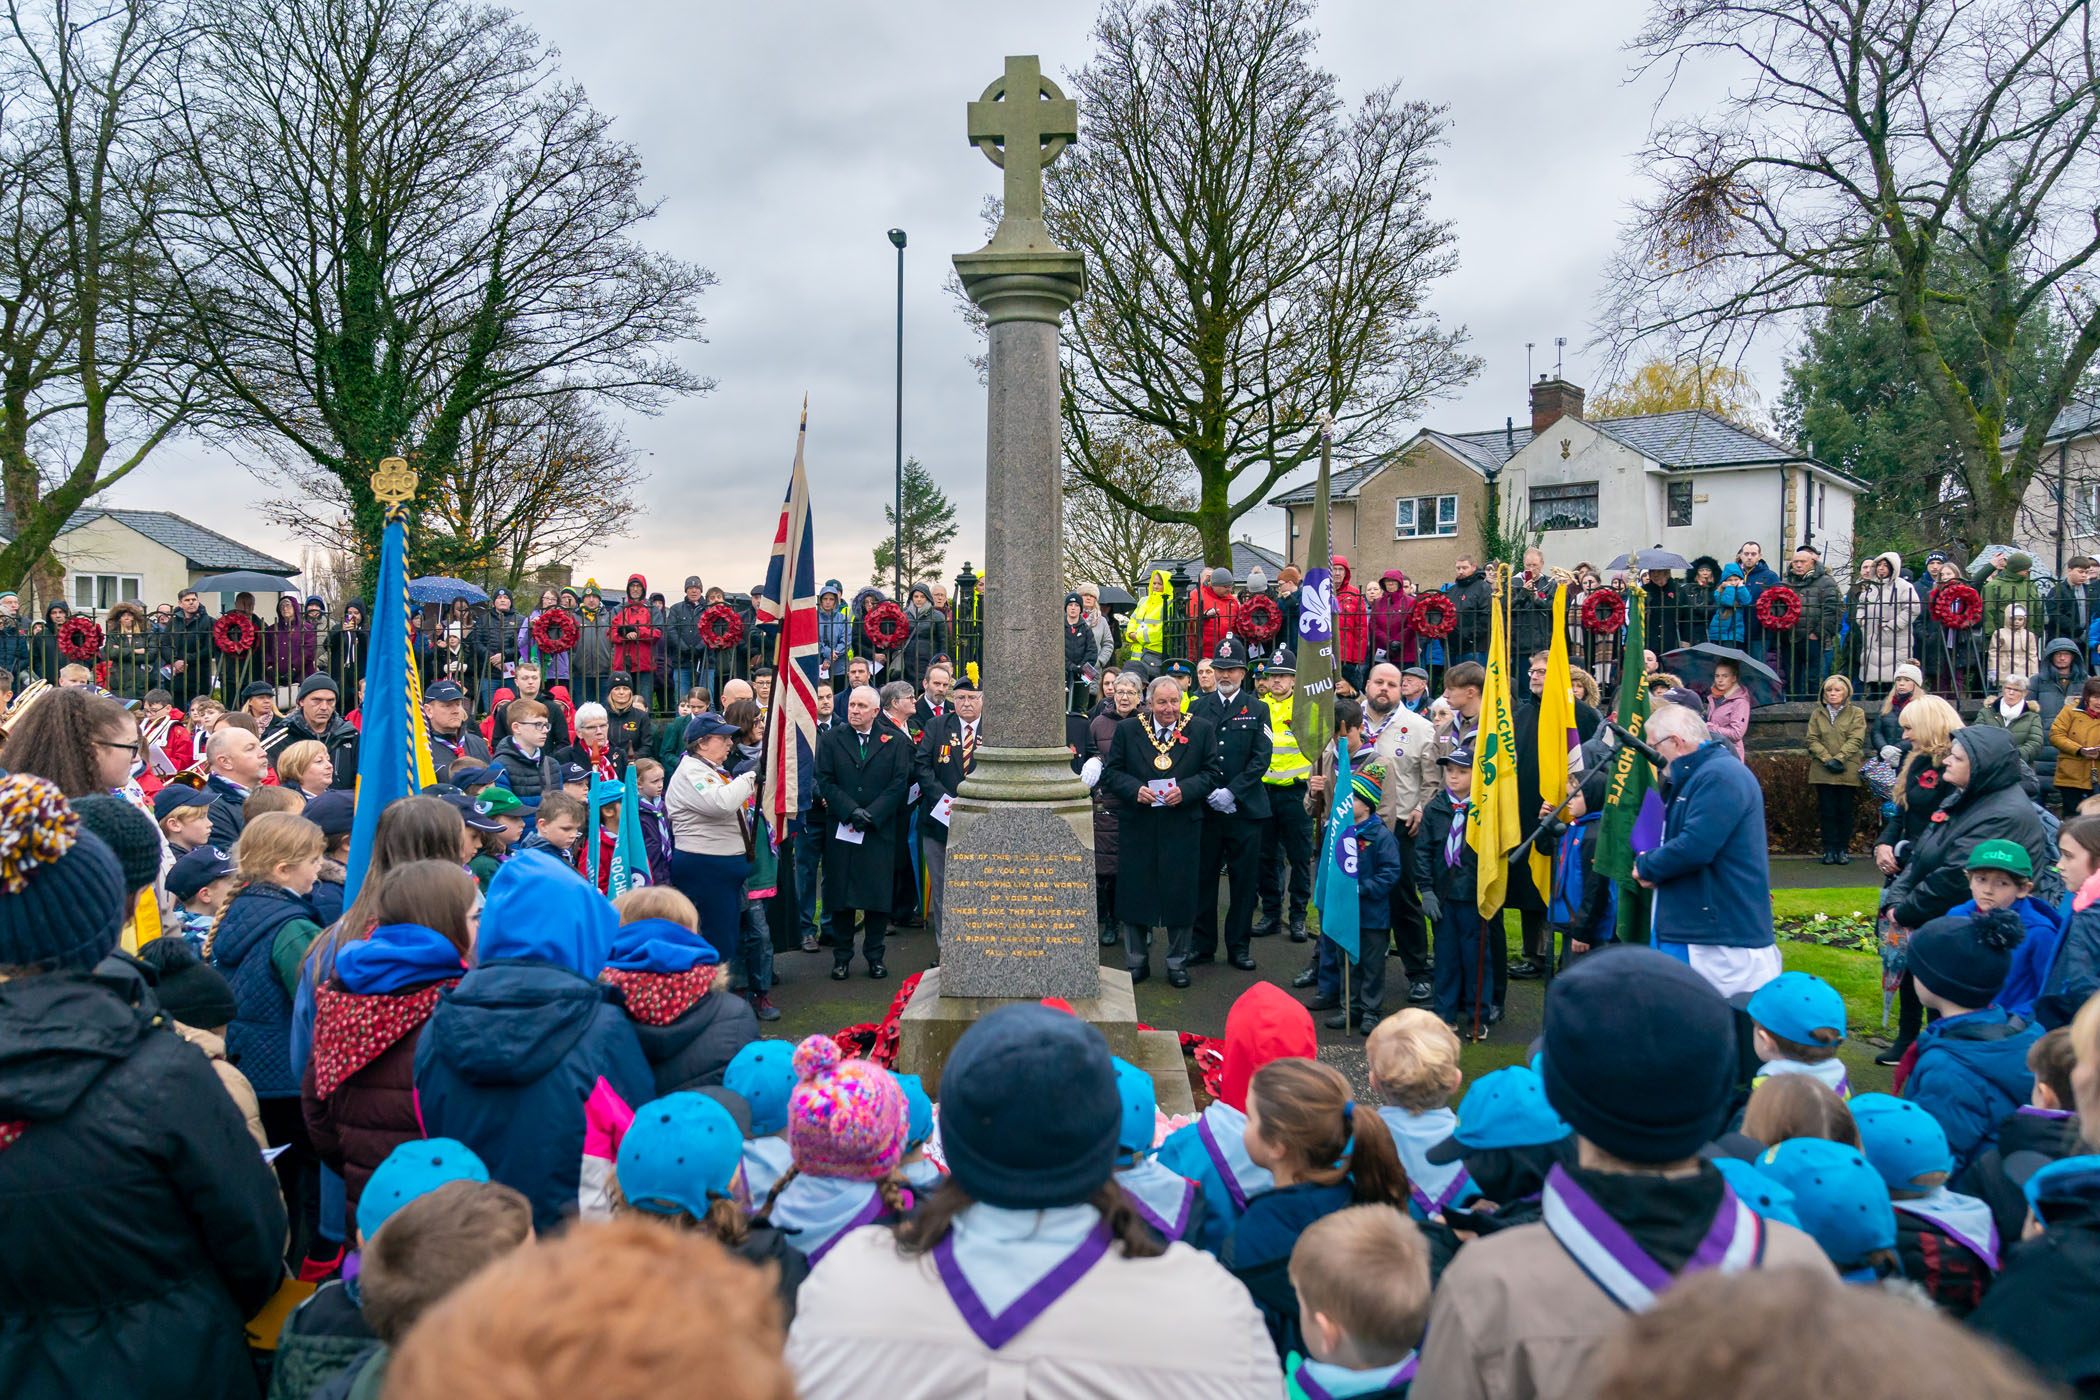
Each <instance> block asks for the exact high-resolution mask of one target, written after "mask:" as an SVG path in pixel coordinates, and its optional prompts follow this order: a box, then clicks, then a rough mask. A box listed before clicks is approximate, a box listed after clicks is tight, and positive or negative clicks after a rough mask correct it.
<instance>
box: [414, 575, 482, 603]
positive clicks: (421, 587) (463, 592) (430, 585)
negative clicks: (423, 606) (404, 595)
mask: <svg viewBox="0 0 2100 1400" xmlns="http://www.w3.org/2000/svg"><path fill="white" fill-rule="evenodd" d="M462 598H464V599H466V601H468V602H470V603H486V602H487V601H488V600H489V595H488V594H486V593H484V592H482V591H481V589H479V588H477V587H475V586H474V585H473V584H471V583H468V582H467V581H466V580H465V579H463V578H446V577H444V576H443V575H442V574H425V575H424V576H423V577H422V578H412V579H410V580H409V581H408V601H409V602H411V603H451V602H456V601H457V600H459V599H462Z"/></svg>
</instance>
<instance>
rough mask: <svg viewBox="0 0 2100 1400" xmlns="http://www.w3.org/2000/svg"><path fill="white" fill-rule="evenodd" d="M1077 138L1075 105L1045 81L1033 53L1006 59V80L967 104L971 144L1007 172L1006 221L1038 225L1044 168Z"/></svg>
mask: <svg viewBox="0 0 2100 1400" xmlns="http://www.w3.org/2000/svg"><path fill="white" fill-rule="evenodd" d="M1002 98H1003V99H1004V100H1003V101H1002V100H1001V99H1002ZM1078 139H1079V104H1078V103H1077V102H1074V101H1073V100H1072V99H1071V98H1069V97H1066V96H1065V95H1064V93H1063V92H1062V91H1060V90H1059V89H1058V86H1057V84H1056V83H1053V82H1051V81H1050V80H1049V79H1048V78H1046V77H1044V76H1043V65H1042V62H1041V60H1039V59H1038V58H1036V56H1035V55H1033V54H1026V55H1021V56H1016V57H1009V58H1008V59H1007V60H1006V76H1004V77H1002V78H1000V79H998V80H997V81H996V82H994V83H993V84H992V85H991V86H990V87H988V88H986V89H985V90H984V96H983V97H982V98H980V99H979V100H978V101H975V102H972V103H971V104H970V141H971V143H972V144H973V145H975V146H977V147H978V148H979V149H981V150H982V151H983V152H984V154H985V157H986V159H988V160H990V161H991V163H992V164H994V165H996V166H998V167H999V168H1000V169H1002V170H1004V171H1005V172H1006V210H1005V216H1006V218H1007V219H1009V220H1015V221H1025V222H1028V223H1035V224H1040V223H1041V222H1042V220H1043V167H1044V166H1046V165H1048V164H1049V163H1050V162H1051V161H1053V160H1056V159H1057V157H1058V156H1059V155H1060V154H1061V153H1062V152H1063V151H1064V148H1065V147H1066V146H1067V145H1069V144H1071V143H1072V142H1074V141H1076V140H1078ZM1016 154H1018V155H1019V157H1020V158H1019V159H1015V156H1016Z"/></svg>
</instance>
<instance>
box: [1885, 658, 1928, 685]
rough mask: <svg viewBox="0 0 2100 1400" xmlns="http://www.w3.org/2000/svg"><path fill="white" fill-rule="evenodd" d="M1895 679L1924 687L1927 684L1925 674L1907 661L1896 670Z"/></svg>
mask: <svg viewBox="0 0 2100 1400" xmlns="http://www.w3.org/2000/svg"><path fill="white" fill-rule="evenodd" d="M1893 679H1895V680H1899V681H1909V682H1910V683H1911V684H1912V685H1916V686H1922V685H1924V684H1925V673H1924V672H1923V671H1921V670H1919V669H1918V668H1917V667H1916V666H1915V665H1913V664H1911V663H1910V662H1908V661H1906V662H1904V663H1903V664H1902V665H1901V666H1898V667H1897V668H1896V671H1895V675H1894V677H1893Z"/></svg>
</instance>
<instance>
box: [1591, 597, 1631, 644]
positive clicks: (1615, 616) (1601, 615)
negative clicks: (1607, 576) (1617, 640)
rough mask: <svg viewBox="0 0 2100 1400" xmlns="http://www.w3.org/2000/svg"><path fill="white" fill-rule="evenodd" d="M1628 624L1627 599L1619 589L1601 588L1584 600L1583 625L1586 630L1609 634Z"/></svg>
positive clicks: (1601, 634)
mask: <svg viewBox="0 0 2100 1400" xmlns="http://www.w3.org/2000/svg"><path fill="white" fill-rule="evenodd" d="M1625 625H1626V600H1625V599H1624V598H1622V597H1620V596H1619V593H1618V590H1616V589H1612V588H1600V589H1598V590H1597V591H1596V592H1595V593H1592V594H1591V595H1590V596H1589V597H1587V598H1585V599H1583V600H1582V626H1583V630H1584V631H1586V632H1592V633H1595V634H1596V635H1597V636H1600V637H1602V636H1607V635H1609V634H1611V633H1613V632H1616V631H1618V630H1619V629H1620V628H1621V627H1624V626H1625Z"/></svg>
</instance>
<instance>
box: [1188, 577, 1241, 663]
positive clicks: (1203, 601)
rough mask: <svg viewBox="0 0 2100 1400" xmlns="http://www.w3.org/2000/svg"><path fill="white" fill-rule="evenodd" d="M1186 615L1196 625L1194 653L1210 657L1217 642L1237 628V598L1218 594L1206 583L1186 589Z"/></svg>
mask: <svg viewBox="0 0 2100 1400" xmlns="http://www.w3.org/2000/svg"><path fill="white" fill-rule="evenodd" d="M1189 617H1190V618H1191V619H1193V620H1194V622H1195V624H1196V655H1197V656H1198V657H1199V658H1200V657H1205V656H1210V655H1212V654H1213V653H1215V652H1216V651H1217V649H1218V643H1219V642H1222V641H1224V640H1225V638H1226V636H1227V635H1228V634H1230V633H1232V632H1234V631H1237V630H1238V627H1239V620H1240V601H1239V599H1238V598H1237V597H1235V596H1234V595H1232V594H1230V593H1218V592H1215V591H1213V590H1212V588H1211V586H1210V585H1209V584H1207V583H1206V584H1203V585H1201V586H1200V587H1197V588H1194V589H1191V590H1190V592H1189Z"/></svg>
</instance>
